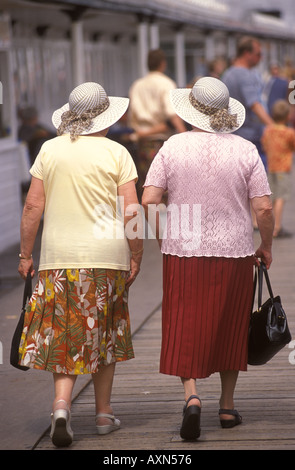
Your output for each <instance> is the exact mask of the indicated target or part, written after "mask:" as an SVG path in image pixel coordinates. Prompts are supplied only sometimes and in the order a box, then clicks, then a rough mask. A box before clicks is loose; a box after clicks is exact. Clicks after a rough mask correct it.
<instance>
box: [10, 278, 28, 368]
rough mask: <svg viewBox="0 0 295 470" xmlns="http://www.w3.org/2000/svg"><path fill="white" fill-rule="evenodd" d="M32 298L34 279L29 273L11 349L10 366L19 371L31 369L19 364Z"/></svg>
mask: <svg viewBox="0 0 295 470" xmlns="http://www.w3.org/2000/svg"><path fill="white" fill-rule="evenodd" d="M31 296H32V277H31V274H30V273H28V275H27V278H26V282H25V288H24V296H23V305H22V310H21V314H20V317H19V320H18V323H17V325H16V329H15V332H14V334H13V337H12V341H11V348H10V364H11V365H12V366H13V367H16V368H17V369H20V370H28V369H29V367H26V366H21V365H19V363H18V362H19V345H20V340H21V336H22V332H23V327H24V319H25V313H26V305H27V301H28V300H30V298H31Z"/></svg>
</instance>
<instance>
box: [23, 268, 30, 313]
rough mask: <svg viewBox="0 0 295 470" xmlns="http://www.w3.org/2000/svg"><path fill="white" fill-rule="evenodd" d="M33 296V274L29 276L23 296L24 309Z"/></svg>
mask: <svg viewBox="0 0 295 470" xmlns="http://www.w3.org/2000/svg"><path fill="white" fill-rule="evenodd" d="M31 296H32V276H31V273H28V274H27V277H26V281H25V288H24V296H23V309H24V308H25V307H26V303H27V299H30V298H31Z"/></svg>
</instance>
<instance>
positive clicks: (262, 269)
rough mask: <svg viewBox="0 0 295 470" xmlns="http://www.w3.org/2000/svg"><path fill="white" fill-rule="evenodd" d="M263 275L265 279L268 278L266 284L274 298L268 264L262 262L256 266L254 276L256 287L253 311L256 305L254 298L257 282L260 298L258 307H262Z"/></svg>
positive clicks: (271, 296) (254, 292)
mask: <svg viewBox="0 0 295 470" xmlns="http://www.w3.org/2000/svg"><path fill="white" fill-rule="evenodd" d="M263 276H264V277H265V280H266V284H267V288H268V292H269V295H270V298H271V299H273V291H272V288H271V284H270V280H269V276H268V272H267V269H266V266H265V264H264V263H263V262H260V266H256V268H255V276H254V282H253V284H254V288H253V300H252V311H253V307H254V300H255V294H256V286H257V283H258V300H257V303H258V309H260V307H261V305H262V286H263Z"/></svg>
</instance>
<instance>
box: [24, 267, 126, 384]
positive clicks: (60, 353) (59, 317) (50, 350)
mask: <svg viewBox="0 0 295 470" xmlns="http://www.w3.org/2000/svg"><path fill="white" fill-rule="evenodd" d="M125 277H126V272H125V271H119V270H110V269H60V270H47V271H40V272H39V278H38V281H37V285H36V287H35V289H34V293H33V295H32V297H31V299H30V302H29V303H28V306H27V309H26V315H25V321H24V329H23V334H22V339H21V343H20V348H19V354H20V360H19V362H20V364H21V365H25V366H27V367H31V368H35V369H41V370H47V371H50V372H54V373H63V374H72V375H79V374H88V373H96V372H97V371H98V370H99V368H100V366H102V365H108V364H111V363H113V362H119V361H126V360H128V359H132V358H133V357H134V352H133V346H132V341H131V329H130V319H129V310H128V292H127V290H126V289H125Z"/></svg>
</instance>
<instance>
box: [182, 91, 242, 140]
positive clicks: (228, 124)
mask: <svg viewBox="0 0 295 470" xmlns="http://www.w3.org/2000/svg"><path fill="white" fill-rule="evenodd" d="M189 100H190V103H191V105H192V106H193V107H194V108H195V109H196V110H197V111H200V112H201V113H203V114H206V115H207V116H210V120H209V121H210V126H211V127H212V129H213V130H215V131H217V132H220V131H225V130H228V129H234V128H235V127H238V119H237V114H229V112H228V108H227V107H226V108H213V107H212V106H207V105H206V104H203V103H201V102H200V101H198V100H197V99H196V98H195V97H194V95H193V92H192V91H191V92H190V94H189Z"/></svg>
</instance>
